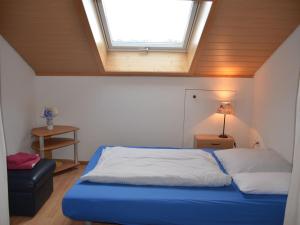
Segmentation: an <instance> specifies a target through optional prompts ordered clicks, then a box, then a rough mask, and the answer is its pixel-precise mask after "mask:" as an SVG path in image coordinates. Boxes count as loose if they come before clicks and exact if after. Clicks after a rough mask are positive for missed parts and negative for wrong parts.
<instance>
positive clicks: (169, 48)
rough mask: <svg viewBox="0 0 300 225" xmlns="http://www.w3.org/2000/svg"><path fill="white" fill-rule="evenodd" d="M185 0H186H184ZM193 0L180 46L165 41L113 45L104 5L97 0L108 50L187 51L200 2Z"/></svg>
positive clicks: (100, 0)
mask: <svg viewBox="0 0 300 225" xmlns="http://www.w3.org/2000/svg"><path fill="white" fill-rule="evenodd" d="M182 1H184V0H182ZM192 1H193V6H192V10H191V15H190V19H189V23H188V26H187V30H186V33H185V38H184V42H183V46H178V47H174V46H167V45H166V44H165V43H164V44H163V43H162V44H161V46H160V45H159V44H158V45H157V46H148V47H146V46H143V45H141V46H138V45H139V44H138V43H137V46H132V45H128V46H125V45H122V46H113V45H112V41H111V38H110V33H109V28H108V25H107V21H106V16H105V12H104V7H103V5H102V0H95V4H96V8H97V11H98V15H99V20H100V23H101V28H102V31H103V34H104V38H105V42H106V45H107V50H109V51H146V52H148V51H167V52H187V48H188V45H189V42H190V39H191V36H192V33H193V28H194V24H195V21H196V18H197V11H198V9H199V6H200V3H199V1H197V0H192Z"/></svg>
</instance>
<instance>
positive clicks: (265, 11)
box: [0, 0, 300, 77]
mask: <svg viewBox="0 0 300 225" xmlns="http://www.w3.org/2000/svg"><path fill="white" fill-rule="evenodd" d="M79 1H80V0H39V1H37V0H23V1H18V0H0V34H1V35H2V36H3V37H4V38H5V39H6V40H7V41H8V42H9V43H10V44H11V45H12V46H13V47H14V48H15V49H16V50H17V51H18V52H19V53H20V55H21V56H22V57H23V58H24V59H25V60H26V61H27V62H28V64H30V65H31V66H32V68H33V69H34V70H35V72H36V73H37V74H38V75H49V76H51V75H107V74H109V75H113V74H111V73H105V71H104V70H103V68H102V67H101V66H99V59H97V58H96V57H97V55H96V54H95V49H93V47H94V45H91V44H89V35H90V34H87V32H88V30H87V29H86V28H85V27H84V23H83V21H82V17H81V16H80V6H79ZM299 24H300V0H284V1H282V0H251V1H247V0H215V1H214V3H213V8H212V11H211V13H210V16H209V18H208V21H207V24H206V27H205V29H204V32H203V35H202V37H201V40H200V43H199V45H198V48H197V50H196V54H195V58H194V60H193V62H192V65H191V68H190V71H189V72H188V73H186V74H179V75H178V76H221V77H223V76H236V77H249V76H253V75H254V73H255V72H256V71H257V70H258V69H259V67H260V66H261V65H262V64H263V63H264V62H265V61H266V59H267V58H268V57H269V56H270V55H271V54H272V53H273V52H274V51H275V50H276V48H277V47H278V46H279V45H280V44H281V43H282V42H283V41H284V40H285V39H286V38H287V37H288V36H289V35H290V34H291V33H292V32H293V30H294V29H295V28H296V27H297V26H298V25H299ZM116 75H130V74H128V73H124V74H122V73H117V74H116ZM135 75H138V74H135ZM142 75H151V76H153V75H154V76H168V75H171V76H172V74H167V73H143V74H142ZM173 75H174V74H173Z"/></svg>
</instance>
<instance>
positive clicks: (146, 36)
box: [98, 0, 198, 51]
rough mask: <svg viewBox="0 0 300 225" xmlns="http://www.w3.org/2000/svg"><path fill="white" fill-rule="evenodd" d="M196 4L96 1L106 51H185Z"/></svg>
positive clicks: (182, 0)
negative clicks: (106, 46) (106, 47)
mask: <svg viewBox="0 0 300 225" xmlns="http://www.w3.org/2000/svg"><path fill="white" fill-rule="evenodd" d="M197 5H198V3H197V1H193V0H98V7H99V11H100V17H101V21H102V25H103V29H104V33H105V37H106V41H107V45H108V48H109V49H110V50H114V49H115V50H177V51H178V50H179V51H185V50H186V48H187V46H188V41H189V38H190V35H191V31H192V25H193V21H194V19H195V15H196V10H197Z"/></svg>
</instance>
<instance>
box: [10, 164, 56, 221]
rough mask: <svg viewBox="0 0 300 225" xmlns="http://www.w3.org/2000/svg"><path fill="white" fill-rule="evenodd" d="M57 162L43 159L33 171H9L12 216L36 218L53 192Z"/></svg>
mask: <svg viewBox="0 0 300 225" xmlns="http://www.w3.org/2000/svg"><path fill="white" fill-rule="evenodd" d="M54 170H55V161H54V160H47V159H41V161H40V162H39V163H38V164H37V165H36V166H35V167H34V168H33V169H31V170H8V191H9V209H10V214H11V215H16V216H34V215H35V214H36V213H37V212H38V211H39V209H40V208H41V207H42V206H43V204H44V203H45V202H46V200H47V199H48V198H49V196H50V195H51V193H52V191H53V172H54Z"/></svg>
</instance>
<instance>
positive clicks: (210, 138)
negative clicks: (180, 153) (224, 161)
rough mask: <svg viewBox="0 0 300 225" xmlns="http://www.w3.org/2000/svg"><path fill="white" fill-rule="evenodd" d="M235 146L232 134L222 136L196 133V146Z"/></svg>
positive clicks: (222, 147)
mask: <svg viewBox="0 0 300 225" xmlns="http://www.w3.org/2000/svg"><path fill="white" fill-rule="evenodd" d="M234 146H235V141H234V138H233V137H232V136H229V135H228V138H220V137H219V136H218V135H204V134H200V135H195V136H194V148H214V149H229V148H233V147H234Z"/></svg>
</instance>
